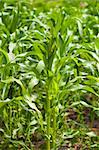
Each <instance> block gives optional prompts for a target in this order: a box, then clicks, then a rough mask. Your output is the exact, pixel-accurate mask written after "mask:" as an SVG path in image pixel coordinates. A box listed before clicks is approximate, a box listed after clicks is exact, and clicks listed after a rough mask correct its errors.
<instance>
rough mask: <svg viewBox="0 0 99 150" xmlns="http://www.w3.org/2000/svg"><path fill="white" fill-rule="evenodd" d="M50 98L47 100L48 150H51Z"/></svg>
mask: <svg viewBox="0 0 99 150" xmlns="http://www.w3.org/2000/svg"><path fill="white" fill-rule="evenodd" d="M50 119H51V117H50V98H49V96H48V99H47V136H48V139H47V150H50Z"/></svg>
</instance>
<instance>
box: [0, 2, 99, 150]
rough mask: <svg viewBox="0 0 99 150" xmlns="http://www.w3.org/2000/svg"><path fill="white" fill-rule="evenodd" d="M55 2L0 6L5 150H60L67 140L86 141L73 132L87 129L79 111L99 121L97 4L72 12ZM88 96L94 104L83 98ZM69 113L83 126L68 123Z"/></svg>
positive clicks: (1, 116) (0, 105) (1, 128)
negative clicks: (73, 114) (97, 118)
mask: <svg viewBox="0 0 99 150" xmlns="http://www.w3.org/2000/svg"><path fill="white" fill-rule="evenodd" d="M31 2H32V1H31ZM41 3H42V8H41V6H40V5H39V4H41ZM56 3H57V2H54V3H53V2H51V3H49V2H48V3H46V7H47V8H45V6H44V3H43V2H39V3H38V2H37V3H36V2H35V3H33V2H32V6H33V7H34V6H35V8H31V6H30V3H26V1H20V2H19V1H16V3H15V2H13V1H11V2H10V1H3V2H1V5H0V7H1V11H0V47H1V48H0V80H1V83H0V95H1V97H0V98H1V100H0V108H1V111H0V119H1V123H0V124H1V125H0V132H1V134H2V136H1V138H0V142H1V147H0V148H1V149H6V148H7V147H8V149H28V150H29V149H38V147H35V145H37V144H38V140H40V141H41V142H42V143H44V144H43V146H42V149H46V150H50V149H53V150H55V149H59V147H60V146H62V144H64V140H66V139H67V141H68V139H74V138H75V137H78V138H79V137H80V136H81V137H84V136H85V133H81V132H80V129H79V130H78V131H77V130H74V128H73V127H74V125H75V126H76V124H77V125H78V126H80V127H81V128H85V125H84V123H83V122H84V121H83V115H82V113H81V112H80V110H81V111H82V110H83V108H85V107H86V108H88V109H91V112H92V115H91V118H92V120H94V116H93V112H95V114H96V115H97V116H99V109H98V103H97V100H98V97H99V89H98V86H99V78H98V76H99V44H98V43H99V36H98V32H99V28H98V23H99V18H98V8H99V5H98V2H97V1H95V2H93V6H92V5H91V4H90V3H88V2H86V3H84V4H83V6H82V4H81V3H80V4H79V3H77V4H78V5H80V6H79V7H78V8H77V7H74V6H73V7H72V9H71V6H70V4H69V3H68V2H67V3H66V4H67V6H68V7H67V6H65V5H64V3H63V1H62V2H59V3H58V7H55V4H56ZM63 5H64V7H63ZM60 6H62V7H60ZM51 8H52V9H51ZM93 8H95V12H94V11H93ZM42 9H43V10H42ZM41 11H42V12H41ZM93 13H95V14H93ZM89 93H91V94H92V95H93V96H92V98H93V102H89V101H86V100H85V99H84V96H85V95H86V94H89ZM69 108H70V109H71V108H74V109H76V110H77V111H78V112H79V115H78V120H80V117H81V118H82V119H81V122H76V121H75V122H73V121H70V123H68V119H67V116H66V115H67V114H66V111H67V110H68V109H69ZM69 126H70V127H69ZM75 128H76V127H75ZM86 130H87V129H86ZM85 132H86V131H85ZM87 132H88V130H87ZM86 136H89V137H91V138H93V137H95V138H97V136H96V134H94V133H93V132H88V133H87V135H86ZM86 138H87V137H86ZM42 139H44V140H42ZM35 141H36V142H37V144H35ZM45 144H46V146H45ZM91 145H92V147H93V146H94V147H95V148H97V142H96V145H94V144H93V143H92V144H91ZM84 148H86V147H84Z"/></svg>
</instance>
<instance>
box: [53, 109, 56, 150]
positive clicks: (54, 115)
mask: <svg viewBox="0 0 99 150" xmlns="http://www.w3.org/2000/svg"><path fill="white" fill-rule="evenodd" d="M55 142H56V111H55V108H53V134H52V147H53V149H54V150H55Z"/></svg>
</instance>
